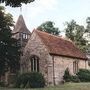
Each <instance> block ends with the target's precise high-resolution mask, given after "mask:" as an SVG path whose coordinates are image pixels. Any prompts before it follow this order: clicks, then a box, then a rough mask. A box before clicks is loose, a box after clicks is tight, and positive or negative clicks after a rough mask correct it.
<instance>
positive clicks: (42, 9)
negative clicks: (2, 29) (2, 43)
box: [6, 0, 90, 31]
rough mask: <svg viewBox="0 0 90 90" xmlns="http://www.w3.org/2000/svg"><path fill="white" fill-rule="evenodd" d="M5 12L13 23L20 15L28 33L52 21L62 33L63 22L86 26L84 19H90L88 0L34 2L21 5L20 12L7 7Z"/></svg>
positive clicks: (45, 0) (89, 1)
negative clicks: (72, 21) (73, 22)
mask: <svg viewBox="0 0 90 90" xmlns="http://www.w3.org/2000/svg"><path fill="white" fill-rule="evenodd" d="M6 11H7V12H9V13H11V14H12V15H13V18H14V21H15V22H16V21H17V19H18V17H19V15H20V14H22V15H23V17H24V20H25V23H26V26H27V27H28V29H29V30H30V31H32V30H33V29H34V28H37V27H38V26H39V25H41V24H42V23H43V22H45V21H53V22H54V23H55V26H56V27H58V28H59V29H60V30H62V31H63V30H64V29H65V22H66V21H68V22H70V21H71V20H72V19H74V20H75V21H76V22H77V23H78V24H80V25H84V26H86V18H87V17H90V0H35V1H34V2H32V3H30V4H27V5H25V4H23V5H22V11H20V8H12V7H9V6H7V7H6Z"/></svg>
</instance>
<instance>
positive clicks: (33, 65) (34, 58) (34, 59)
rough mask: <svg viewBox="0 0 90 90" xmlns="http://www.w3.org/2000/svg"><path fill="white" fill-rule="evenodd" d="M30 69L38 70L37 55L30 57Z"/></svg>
mask: <svg viewBox="0 0 90 90" xmlns="http://www.w3.org/2000/svg"><path fill="white" fill-rule="evenodd" d="M30 60H31V71H32V72H39V58H38V57H37V56H35V55H34V56H32V57H31V59H30Z"/></svg>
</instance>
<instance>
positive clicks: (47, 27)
mask: <svg viewBox="0 0 90 90" xmlns="http://www.w3.org/2000/svg"><path fill="white" fill-rule="evenodd" d="M54 25H55V23H54V22H51V21H47V22H45V23H42V24H41V25H40V26H38V28H37V29H38V30H40V31H45V32H47V33H50V34H53V35H59V33H60V31H59V29H58V28H57V27H54Z"/></svg>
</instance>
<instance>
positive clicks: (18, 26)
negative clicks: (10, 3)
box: [12, 15, 30, 34]
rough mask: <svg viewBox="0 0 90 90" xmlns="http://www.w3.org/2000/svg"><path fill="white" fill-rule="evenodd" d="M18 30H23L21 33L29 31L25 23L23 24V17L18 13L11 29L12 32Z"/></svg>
mask: <svg viewBox="0 0 90 90" xmlns="http://www.w3.org/2000/svg"><path fill="white" fill-rule="evenodd" d="M18 32H23V33H28V34H29V33H30V31H29V30H28V29H27V27H26V25H25V21H24V19H23V16H22V15H20V16H19V18H18V20H17V23H16V25H15V27H14V30H13V31H12V33H18Z"/></svg>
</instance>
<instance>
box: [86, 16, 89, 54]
mask: <svg viewBox="0 0 90 90" xmlns="http://www.w3.org/2000/svg"><path fill="white" fill-rule="evenodd" d="M86 23H87V27H86V30H87V39H88V49H87V52H88V53H90V17H88V18H87V19H86Z"/></svg>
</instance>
